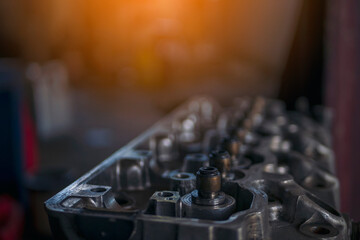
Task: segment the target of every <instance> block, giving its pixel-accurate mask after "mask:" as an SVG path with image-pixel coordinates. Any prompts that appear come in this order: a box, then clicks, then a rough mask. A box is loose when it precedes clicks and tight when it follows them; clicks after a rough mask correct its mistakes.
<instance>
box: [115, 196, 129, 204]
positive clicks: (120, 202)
mask: <svg viewBox="0 0 360 240" xmlns="http://www.w3.org/2000/svg"><path fill="white" fill-rule="evenodd" d="M116 201H117V203H118V204H119V205H126V204H128V203H129V200H128V199H126V198H117V199H116Z"/></svg>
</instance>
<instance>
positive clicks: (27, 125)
mask: <svg viewBox="0 0 360 240" xmlns="http://www.w3.org/2000/svg"><path fill="white" fill-rule="evenodd" d="M22 125H23V126H22V128H23V148H24V158H25V159H24V165H25V166H24V167H25V172H26V173H27V174H30V175H34V174H35V173H36V171H37V170H38V167H39V166H38V165H39V160H38V159H39V156H38V149H37V141H36V139H37V138H36V133H35V127H34V126H35V124H34V120H33V117H32V116H31V113H30V110H29V106H28V105H27V104H26V103H24V104H23V107H22Z"/></svg>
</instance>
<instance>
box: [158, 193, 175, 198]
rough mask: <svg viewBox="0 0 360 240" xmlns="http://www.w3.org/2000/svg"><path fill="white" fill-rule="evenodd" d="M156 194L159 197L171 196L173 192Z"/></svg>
mask: <svg viewBox="0 0 360 240" xmlns="http://www.w3.org/2000/svg"><path fill="white" fill-rule="evenodd" d="M158 196H159V197H172V196H174V194H173V193H171V192H159V193H158Z"/></svg>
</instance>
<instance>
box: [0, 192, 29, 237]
mask: <svg viewBox="0 0 360 240" xmlns="http://www.w3.org/2000/svg"><path fill="white" fill-rule="evenodd" d="M23 225H24V213H23V209H22V207H21V205H20V204H19V203H18V202H17V201H16V200H15V199H13V198H12V197H10V196H8V195H1V196H0V240H16V239H21V235H22V231H23Z"/></svg>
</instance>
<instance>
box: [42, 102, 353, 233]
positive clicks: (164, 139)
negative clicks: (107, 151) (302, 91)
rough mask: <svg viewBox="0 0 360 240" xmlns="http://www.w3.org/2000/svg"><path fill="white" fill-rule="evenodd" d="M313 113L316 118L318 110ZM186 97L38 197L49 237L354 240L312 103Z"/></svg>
mask: <svg viewBox="0 0 360 240" xmlns="http://www.w3.org/2000/svg"><path fill="white" fill-rule="evenodd" d="M319 113H320V114H319ZM310 115H311V114H310V113H300V112H290V111H287V110H286V109H285V106H284V104H283V103H282V102H280V101H277V100H271V99H264V98H255V99H252V98H238V99H235V100H234V103H233V104H232V105H231V106H229V107H220V106H219V105H218V104H217V103H216V102H215V101H213V100H211V99H209V98H204V97H200V98H195V99H193V100H191V101H189V102H187V103H185V104H184V105H183V106H182V107H180V108H178V109H177V110H175V111H174V112H173V113H172V114H170V115H169V116H168V117H166V118H165V119H163V120H162V121H160V122H159V123H157V124H155V125H154V126H153V127H152V128H150V129H149V130H148V131H146V132H145V133H144V134H142V135H140V136H139V137H138V138H136V139H135V140H133V141H131V142H130V143H129V144H128V145H126V146H125V147H123V148H121V149H120V150H119V151H117V152H116V153H115V154H113V155H112V156H111V157H109V158H108V159H106V160H105V161H103V162H102V163H100V164H99V165H98V166H97V167H95V168H94V169H92V170H91V171H90V172H88V173H87V174H85V175H84V176H83V177H81V178H80V179H78V180H77V181H76V182H74V183H73V184H71V185H70V186H68V187H67V188H65V189H64V190H62V191H61V192H60V193H58V194H56V195H55V196H53V197H52V198H51V199H49V200H48V201H47V202H46V203H45V207H46V210H47V213H48V216H49V221H50V225H51V228H52V231H53V235H54V237H55V238H56V239H132V240H138V239H139V240H140V239H156V240H159V239H356V238H358V236H359V225H358V224H356V223H353V222H351V220H350V218H349V217H347V216H346V215H344V214H341V213H340V212H339V211H338V209H339V182H338V179H337V178H336V177H335V175H334V174H335V167H334V154H333V151H332V149H331V137H330V134H329V129H328V122H329V121H328V119H326V118H325V114H323V115H321V111H319V108H317V115H316V116H318V118H317V119H316V118H312V117H310Z"/></svg>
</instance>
